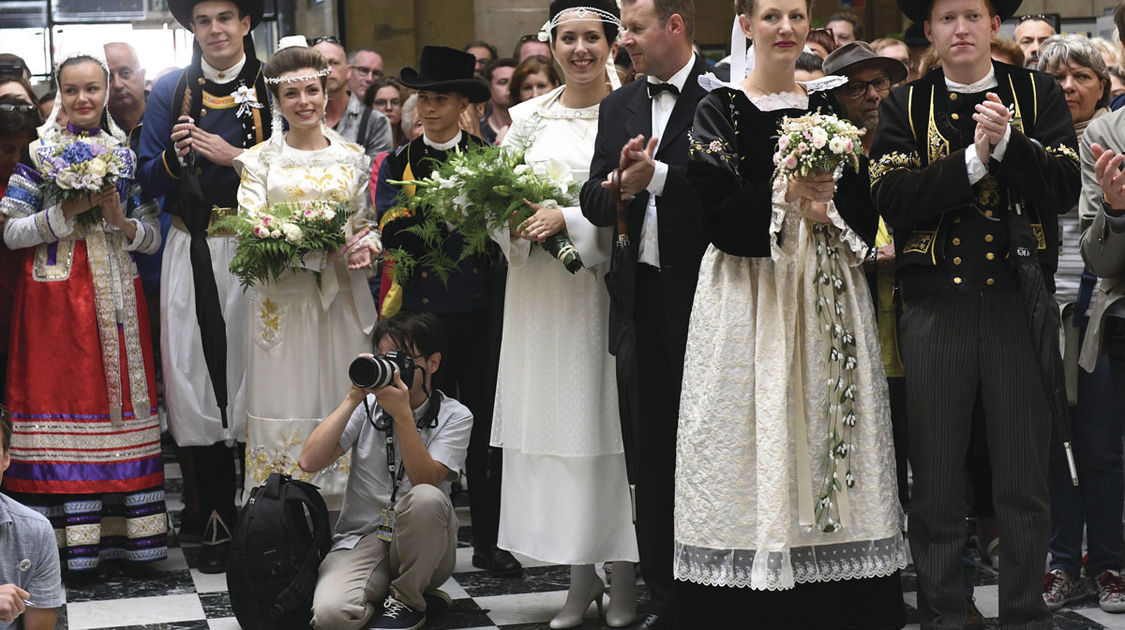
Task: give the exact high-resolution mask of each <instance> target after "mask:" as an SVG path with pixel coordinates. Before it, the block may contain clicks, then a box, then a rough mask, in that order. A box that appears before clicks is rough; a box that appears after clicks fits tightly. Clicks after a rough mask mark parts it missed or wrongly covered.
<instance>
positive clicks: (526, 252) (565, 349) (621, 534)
mask: <svg viewBox="0 0 1125 630" xmlns="http://www.w3.org/2000/svg"><path fill="white" fill-rule="evenodd" d="M563 90H564V88H563V87H560V88H558V89H556V90H553V91H552V92H550V93H548V94H545V95H543V96H540V97H538V98H535V99H532V100H530V101H527V102H525V103H521V104H520V105H518V106H516V107H514V108H512V110H511V114H512V126H511V128H510V129H509V131H508V134H507V135H506V136H505V137H504V141H503V143H502V144H504V145H506V146H511V145H513V144H515V145H517V146H520V147H524V146H526V147H528V148H526V152H525V161H526V162H527V163H528V164H530V165H532V166H533V168H544V167H546V165H547V163H549V162H553V165H554V166H556V167H557V166H561V167H563V168H566V169H569V171H570V174H571V176H572V177H573V181H575V182H579V183H581V182H584V181H585V180H586V178H587V175H588V173H589V168H590V159H591V157H592V156H593V152H594V139H595V136H596V135H597V126H598V106H597V105H594V106H592V107H587V108H584V109H570V108H567V107H565V106H563V104H562V103H561V102H560V101H559V98H560V96H561V95H562V93H563ZM528 143H530V144H528ZM562 212H563V216H564V218H565V220H566V231H567V234H568V236H569V237H570V239H571V241H572V242H573V243H574V245H575V247H576V248H577V249H578V252H579V255H580V256H581V258H582V262H583V264H584V267H585V268H584V269H582V270H580V271H578V272H577V273H575V274H573V275H572V274H570V273H569V272H568V271H567V270H566V268H565V267H564V266H563V264H562V263H561V262H559V261H558V260H556V259H555V258H553V257H552V256H551V255H550V254H548V253H547V252H546V251H545V250H544V249H543V248H542V247H539V246H532V245H531V242H530V241H528V240H526V239H524V238H521V237H519V236H517V235H513V234H510V233H508V231H506V230H505V231H504V233H502V234H497V235H495V239H496V241H497V243H499V244H500V248H501V250H503V252H504V255H505V256H506V257H507V259H508V264H509V270H508V283H507V290H506V294H505V300H504V338H503V341H502V342H501V347H500V371H499V375H498V377H497V385H496V407H495V413H494V415H493V420H492V445H493V446H497V447H500V448H503V449H504V479H503V484H502V487H501V498H500V535H499V546H500V547H501V548H504V549H508V550H511V551H516V552H519V553H521V554H524V555H527V556H530V557H532V558H535V559H538V560H542V561H546V562H552V563H556V564H592V563H594V562H601V561H611V560H627V561H633V562H635V561H637V559H638V554H637V541H636V534H635V532H634V528H633V523H632V513H631V508H630V501H629V486H628V480H627V479H626V477H625V455H624V449H623V447H622V442H621V424H620V421H619V419H618V407H617V378H616V372H615V368H614V360H613V357H612V356H611V355H610V354H609V352H608V345H609V342H608V335H609V331H608V326H609V295H608V294H607V293H606V288H605V284H604V282H603V277H604V276H605V272H606V271H607V270H608V268H609V255H610V251H611V250H610V247H611V240H612V236H613V231H612V229H611V228H598V227H595V226H594V225H593V224H591V223H590V222H589V221H587V220H586V218H585V217H583V216H582V209H581V208H579V207H577V206H572V207H565V208H562Z"/></svg>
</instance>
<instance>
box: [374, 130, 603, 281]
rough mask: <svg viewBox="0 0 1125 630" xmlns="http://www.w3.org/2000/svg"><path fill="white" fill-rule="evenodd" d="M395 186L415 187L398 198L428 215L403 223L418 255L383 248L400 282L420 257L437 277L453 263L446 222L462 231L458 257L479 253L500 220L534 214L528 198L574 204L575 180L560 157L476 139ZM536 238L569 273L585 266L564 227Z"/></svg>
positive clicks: (517, 219)
mask: <svg viewBox="0 0 1125 630" xmlns="http://www.w3.org/2000/svg"><path fill="white" fill-rule="evenodd" d="M392 183H394V184H397V185H400V186H411V185H412V186H416V191H415V193H414V195H406V194H405V193H404V194H403V195H402V196H401V198H400V204H401V205H402V206H403V207H405V208H406V209H407V210H408V211H410V212H411V213H412V214H416V213H417V212H418V210H419V208H420V207H424V208H425V214H424V217H423V220H422V222H421V223H420V224H418V225H414V226H411V227H410V228H408V229H407V230H408V231H409V232H411V233H413V234H416V235H418V236H419V237H420V238H421V239H422V241H423V243H424V244H425V247H426V251H425V252H424V253H423V254H422V255H421V256H419V257H415V256H414V255H412V254H411V253H410V252H407V251H404V250H403V249H402V248H396V249H392V250H390V251H389V252H388V253H389V254H390V255H391V256H392V257H393V258H394V260H395V281H396V282H398V283H400V284H402V283H404V282H405V281H407V280H408V279H409V278H410V276H411V275H412V274H413V270H414V267H416V266H417V265H419V264H421V265H423V266H424V267H426V268H428V269H431V270H433V271H434V273H437V274H438V276H439V277H441V278H442V280H445V279H447V278H448V276H449V273H450V272H451V271H453V270H454V269H455V268H456V265H457V261H455V260H453V259H452V258H451V257H450V256H449V255H448V254H447V253H446V252H445V249H444V243H445V238H446V233H445V232H444V231H443V230H442V229H441V226H443V225H446V224H448V225H450V226H451V227H453V228H455V229H456V230H457V231H458V232H459V233H460V234H461V236H462V237H464V247H463V248H462V250H461V252H460V254H459V258H458V260H464V259H465V258H468V257H469V256H474V255H479V254H484V253H486V252H487V250H488V244H489V242H490V240H491V238H492V234H493V233H495V232H497V231H499V230H502V229H504V228H505V226H507V225H509V221H510V225H519V224H520V223H522V222H523V221H525V220H526V219H527V218H528V217H530V216H531V215H532V214H534V212H535V211H534V210H532V209H531V208H529V207H527V205H526V204H524V200H525V199H526V200H528V201H531V202H534V203H537V204H539V205H541V206H546V207H556V208H557V207H559V204H565V205H570V204H574V203H577V196H578V187H579V183H577V182H575V181H573V178H571V176H570V171H569V169H567V168H566V167H565V166H562V165H561V164H557V163H551V162H548V163H536V164H534V165H529V164H527V163H525V162H524V154H523V152H522V151H519V150H513V149H512V148H510V147H497V146H473V147H469V148H468V149H467V150H465V151H459V152H454V153H450V154H449V157H448V158H447V159H446V161H445V163H443V164H441V165H439V166H437V168H435V169H434V171H433V173H431V174H430V175H429V177H426V178H425V179H421V180H410V181H396V182H392ZM540 245H541V246H542V247H543V249H545V250H546V251H547V253H549V254H551V256H553V257H554V258H556V259H557V260H558V261H559V262H561V263H562V264H563V265H564V266H565V267H566V269H567V271H569V272H570V273H576V272H577V271H578V270H579V269H581V268H582V260H581V258H580V257H579V255H578V250H577V249H575V247H574V244H573V243H572V242H571V241H570V238H569V237H568V236H567V235H566V234H565V233H564V232H558V233H556V234H554V235H552V236H550V237H548V238H547V239H546V240H545V241H544V242H542V243H540Z"/></svg>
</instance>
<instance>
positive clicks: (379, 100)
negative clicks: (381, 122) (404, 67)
mask: <svg viewBox="0 0 1125 630" xmlns="http://www.w3.org/2000/svg"><path fill="white" fill-rule="evenodd" d="M406 97H407V91H406V88H404V87H403V86H402V83H400V82H399V80H398V79H396V78H394V77H383V78H381V79H379V80H378V81H376V82H374V83H372V84H371V87H369V88H367V95H366V96H365V97H364V102H365V103H366V104H367V106H368V107H370V108H372V109H374V110H376V111H379V112H382V113H383V115H384V116H386V117H387V122H389V123H391V132H392V135H393V137H394V144H393V148H392V151H393V150H394V149H397V148H399V147H401V146H402V145H404V144H406V143H408V142H410V140H409V139H407V138H406V135H405V134H404V133H403V131H402V124H401V123H402V104H403V103H404V102H406ZM374 170H375V171H376V172H378V167H376V168H375V169H374Z"/></svg>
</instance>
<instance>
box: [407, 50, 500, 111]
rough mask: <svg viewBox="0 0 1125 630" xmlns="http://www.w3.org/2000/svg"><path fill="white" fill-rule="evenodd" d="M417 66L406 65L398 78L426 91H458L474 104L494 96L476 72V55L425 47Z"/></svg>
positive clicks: (412, 86) (410, 85) (409, 86)
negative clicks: (409, 66)
mask: <svg viewBox="0 0 1125 630" xmlns="http://www.w3.org/2000/svg"><path fill="white" fill-rule="evenodd" d="M419 61H420V63H419V64H418V69H417V70H415V69H414V68H403V69H402V70H400V71H399V73H398V78H399V81H402V84H403V85H405V86H406V87H408V88H413V89H415V90H422V91H425V92H457V93H459V94H464V95H465V96H467V97H469V100H470V101H471V102H473V103H483V102H485V101H487V100H489V99H490V98H492V89H491V88H490V87H488V84H487V83H485V82H484V81H482V80H480V79H478V78H477V77H476V74H475V72H474V69H475V66H476V57H474V56H472V55H471V54H469V53H467V52H462V51H460V50H457V49H456V48H450V47H448V46H424V47H423V48H422V58H421V59H420V60H419Z"/></svg>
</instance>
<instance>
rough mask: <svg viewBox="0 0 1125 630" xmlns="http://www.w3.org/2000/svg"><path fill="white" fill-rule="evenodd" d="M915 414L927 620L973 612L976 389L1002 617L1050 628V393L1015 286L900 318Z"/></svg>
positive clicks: (919, 550) (934, 302) (916, 550)
mask: <svg viewBox="0 0 1125 630" xmlns="http://www.w3.org/2000/svg"><path fill="white" fill-rule="evenodd" d="M900 325H901V330H902V350H903V360H904V363H905V366H906V384H907V397H908V401H909V402H908V407H909V418H910V420H909V422H910V429H909V433H910V463H911V466H912V467H913V470H914V489H913V490H914V491H913V496H912V497H911V502H910V525H909V530H910V549H911V552H912V554H913V556H914V564H915V566H916V568H917V571H918V613H919V617H920V621H921V625H922V627H923V628H942V629H944V628H962V627H964V625H965V618H966V598H965V587H964V570H963V567H962V562H961V548H962V546H963V544H964V540H965V526H964V516H965V510H964V503H963V497H964V494H963V492H964V487H965V483H964V479H965V457H966V453H967V451H968V448H969V440H970V434H971V430H972V416H973V406H974V403H975V402H976V399H977V392H978V391H979V392H980V401H981V404H982V406H983V408H984V419H985V436H986V439H987V443H988V451H989V454H990V455H991V460H992V496H993V503H994V504H995V508H996V516H997V520H998V524H999V529H1000V540H1001V546H1000V559H1001V562H1000V623H1001V626H1003V627H1005V628H1032V629H1039V628H1042V629H1043V630H1047V629H1050V628H1053V627H1054V625H1053V623H1052V621H1051V618H1050V615H1049V613H1048V612H1047V609H1046V607H1045V606H1044V603H1043V596H1042V588H1043V564H1044V559H1045V558H1046V555H1047V538H1048V534H1049V527H1050V513H1049V510H1048V493H1047V461H1048V460H1047V445H1048V440H1049V439H1050V434H1051V424H1050V422H1051V421H1050V417H1049V413H1048V411H1047V409H1048V407H1047V400H1046V396H1045V393H1044V390H1043V385H1042V380H1041V378H1040V374H1039V368H1038V364H1037V361H1036V358H1035V356H1034V353H1033V349H1032V340H1031V334H1030V332H1029V329H1028V325H1027V312H1026V307H1025V306H1024V302H1023V298H1022V297H1021V296H1020V295H1019V294H1018V293H1016V292H1006V293H983V294H981V293H976V294H971V293H958V292H954V293H948V294H943V295H940V296H929V297H926V298H923V299H921V300H919V301H917V303H913V304H910V305H908V306H907V307H906V310H905V312H904V313H903V316H902V318H901V319H900Z"/></svg>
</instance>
